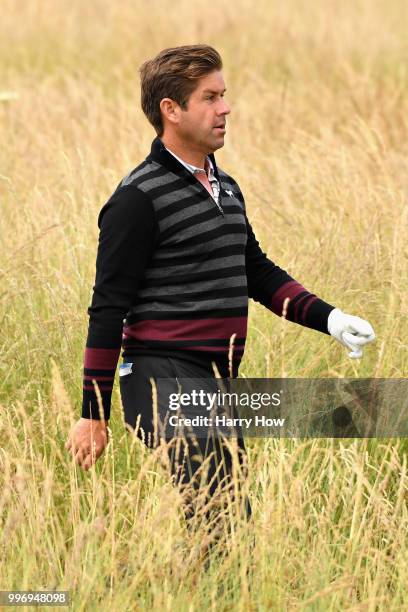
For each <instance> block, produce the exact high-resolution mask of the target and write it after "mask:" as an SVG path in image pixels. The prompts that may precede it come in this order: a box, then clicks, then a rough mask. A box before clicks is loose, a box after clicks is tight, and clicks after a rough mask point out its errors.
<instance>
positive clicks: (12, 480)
mask: <svg viewBox="0 0 408 612" xmlns="http://www.w3.org/2000/svg"><path fill="white" fill-rule="evenodd" d="M1 12H2V15H1V25H0V66H1V72H0V75H1V76H0V128H1V134H2V146H1V148H0V193H1V196H0V197H1V201H0V206H1V215H0V248H1V255H0V309H1V310H0V320H1V326H0V338H1V340H0V351H1V357H0V403H1V411H0V439H1V449H0V468H1V477H0V478H1V489H0V521H1V523H0V524H1V531H0V538H1V548H0V555H1V558H0V588H2V589H12V588H15V589H40V588H46V589H50V588H61V589H62V588H65V589H70V590H71V593H72V596H73V597H74V599H75V609H78V610H81V609H86V610H88V609H100V608H103V607H104V606H105V605H106V604H108V605H109V606H110V607H111V609H114V610H116V609H117V610H124V609H126V610H127V609H129V610H130V609H145V608H153V609H166V610H167V609H177V610H202V609H207V608H211V609H214V610H215V609H217V610H218V609H220V610H223V609H225V610H227V609H228V610H229V609H237V610H241V609H242V610H258V609H260V610H264V609H271V610H289V609H293V610H295V609H305V610H324V611H326V610H346V609H347V610H369V611H374V610H378V609H390V610H403V609H405V608H407V607H408V595H407V593H406V584H407V579H408V564H407V558H408V555H407V547H406V543H407V542H406V532H407V526H408V520H407V514H408V513H407V505H406V495H407V482H408V481H407V463H406V443H405V442H404V441H401V440H398V439H391V440H330V439H327V440H306V441H305V440H250V441H248V444H247V446H248V455H249V464H250V478H249V481H248V486H249V491H250V496H251V500H252V504H253V509H254V520H253V522H252V523H251V524H249V525H242V524H241V523H239V522H238V523H237V527H236V530H235V531H234V532H233V534H232V536H231V539H230V542H229V544H228V546H229V548H230V550H229V553H230V554H229V555H228V556H227V557H226V558H219V559H216V560H215V561H214V563H213V564H212V565H211V567H210V568H209V569H208V568H206V565H205V564H204V562H203V560H202V556H201V553H200V550H201V544H202V540H203V531H202V530H200V529H199V530H198V531H197V532H196V533H195V534H194V533H193V534H191V533H188V532H186V530H185V527H184V524H183V521H182V520H181V519H180V498H179V496H178V494H177V491H176V490H175V489H174V488H173V487H172V486H171V484H170V483H169V480H168V478H167V476H166V472H165V470H164V469H163V468H162V464H161V460H160V453H151V452H148V451H147V450H146V449H144V447H142V445H141V444H139V442H137V441H136V440H134V439H133V438H132V437H131V435H130V434H129V432H127V431H126V430H125V428H124V424H123V418H122V413H121V407H120V398H119V393H118V389H117V386H116V388H115V391H114V399H113V410H112V415H113V416H112V419H111V422H110V427H111V442H110V444H109V446H108V449H107V450H106V452H105V454H104V455H103V457H102V458H101V459H100V460H99V462H98V464H97V466H96V468H95V469H94V470H91V471H90V472H87V473H83V472H81V471H80V469H79V468H77V467H75V465H74V463H73V462H72V459H71V457H70V456H69V455H68V453H67V452H66V451H65V450H64V442H65V439H66V436H67V434H68V431H69V429H70V427H71V425H72V423H73V422H74V421H75V420H76V419H77V418H78V416H79V414H80V407H79V406H80V398H81V370H82V355H83V349H84V343H85V336H86V330H87V314H86V308H87V306H88V305H89V303H90V296H91V290H92V285H93V281H94V273H95V269H94V265H95V255H96V244H97V236H98V234H97V231H98V230H97V225H96V219H97V214H98V211H99V210H100V208H101V206H102V205H103V203H104V202H105V201H106V200H107V198H108V197H109V195H110V193H111V192H112V191H113V189H114V187H115V186H116V185H117V183H118V182H119V180H120V179H121V178H122V177H123V176H124V175H125V174H126V173H127V172H128V171H129V170H130V169H131V168H133V167H134V166H136V165H137V164H138V163H139V162H140V161H141V160H142V159H143V158H144V157H145V156H146V155H147V153H148V152H149V147H150V143H151V141H152V139H153V137H154V133H153V130H152V128H151V127H150V126H149V125H148V123H147V121H146V119H145V118H144V117H143V115H142V112H141V110H140V108H139V83H138V74H137V69H138V66H139V65H140V64H141V62H142V61H143V60H144V59H146V58H148V57H151V56H153V55H154V54H155V53H157V52H158V51H159V50H160V49H161V48H164V47H166V46H172V45H178V44H187V43H195V42H208V43H210V44H213V45H214V46H215V47H216V48H217V49H219V51H220V52H221V53H222V56H223V59H224V64H225V70H224V76H225V78H226V83H227V97H228V100H229V102H230V103H231V104H232V108H233V111H232V113H231V116H230V118H229V121H228V126H227V137H226V145H225V147H224V148H223V149H222V150H220V151H219V152H217V154H216V157H217V161H218V163H219V165H220V166H221V167H222V168H223V169H225V170H226V171H227V172H229V173H230V174H231V175H232V176H234V177H235V178H236V179H237V180H238V182H239V184H240V186H241V188H242V190H243V192H244V194H245V197H246V203H247V209H248V214H249V217H250V220H251V222H252V224H253V226H254V228H255V231H256V234H257V237H258V239H259V240H260V242H261V244H262V246H263V248H264V249H265V250H266V251H267V252H268V255H269V257H270V258H271V259H272V260H274V261H276V262H277V263H278V264H279V265H280V266H281V267H283V268H285V269H286V270H287V271H288V272H289V273H290V274H292V275H293V276H294V277H295V278H296V279H297V280H299V281H300V282H302V283H303V284H304V285H305V286H306V287H307V288H308V289H309V290H312V291H313V292H315V293H317V294H318V295H319V296H320V297H322V298H323V299H325V300H327V301H329V302H330V303H332V304H335V305H337V306H339V307H340V308H342V309H343V310H344V311H346V312H350V313H351V314H356V315H360V316H362V317H364V318H367V319H368V320H369V321H370V322H371V323H372V325H373V326H374V329H375V331H376V333H377V340H376V342H375V344H374V345H373V346H369V347H367V349H366V350H365V352H364V357H363V359H362V360H361V361H357V362H356V361H352V360H350V359H348V357H347V351H346V350H345V349H343V348H342V347H340V346H339V345H338V344H337V343H335V341H334V340H331V339H330V338H329V337H326V336H324V335H322V334H319V333H317V332H314V331H311V330H308V329H305V328H302V327H300V326H296V325H293V324H291V323H287V322H282V321H280V320H279V319H278V318H277V317H274V316H273V315H272V314H271V313H270V312H268V311H267V310H265V309H262V308H261V307H260V306H259V305H257V304H252V305H251V312H250V334H249V339H248V345H247V350H246V356H245V359H244V362H243V364H242V367H241V370H240V374H241V375H243V376H248V377H264V376H271V377H274V376H281V375H284V376H288V377H327V376H333V377H342V376H358V377H370V376H378V377H404V376H405V375H406V373H407V371H408V351H407V340H406V339H407V336H408V333H407V332H408V320H407V319H408V318H407V308H406V304H407V301H408V282H407V278H408V249H407V244H408V229H407V223H408V205H407V191H408V179H407V177H408V174H407V160H408V138H407V136H408V124H407V121H408V120H407V117H408V74H407V69H406V57H407V45H408V43H407V40H408V39H407V37H406V19H407V5H406V3H405V2H403V0H394V1H392V2H388V3H386V2H383V1H381V0H376V1H374V2H372V1H370V0H358V1H353V2H351V0H350V1H349V0H346V1H344V2H340V0H338V1H337V0H331V1H329V2H327V1H323V0H313V2H309V3H302V2H300V1H299V0H287V1H285V2H267V1H266V0H260V1H259V2H257V3H250V2H248V1H247V0H236V2H234V3H230V2H227V1H226V0H219V2H217V3H216V4H215V5H210V6H208V5H207V6H206V5H202V4H199V3H191V2H187V0H181V1H179V2H176V3H175V4H173V5H169V4H168V3H165V2H163V1H162V0H158V1H157V2H151V3H148V2H142V1H141V0H134V1H130V0H123V1H122V2H120V3H109V2H108V1H107V0H98V1H97V2H92V3H83V2H80V0H70V2H68V1H66V0H58V2H54V1H52V0H26V1H25V2H12V1H11V0H3V2H2V11H1ZM252 537H255V542H256V545H255V548H254V550H253V551H249V548H248V543H249V542H250V541H251V539H252Z"/></svg>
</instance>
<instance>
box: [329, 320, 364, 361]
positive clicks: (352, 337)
mask: <svg viewBox="0 0 408 612" xmlns="http://www.w3.org/2000/svg"><path fill="white" fill-rule="evenodd" d="M327 330H328V332H329V334H330V335H331V336H333V338H336V340H338V341H339V342H341V344H344V346H346V347H347V348H349V349H351V353H349V357H351V358H352V359H359V358H360V357H362V355H363V351H362V347H363V346H364V345H365V344H367V343H368V342H372V341H373V340H374V338H375V333H374V330H373V328H372V327H371V325H370V323H369V322H368V321H365V320H364V319H360V317H354V316H353V315H348V314H346V313H345V312H342V311H341V310H340V309H339V308H335V309H334V310H332V311H331V313H330V314H329V318H328V319H327Z"/></svg>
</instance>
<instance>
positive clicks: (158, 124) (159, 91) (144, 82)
mask: <svg viewBox="0 0 408 612" xmlns="http://www.w3.org/2000/svg"><path fill="white" fill-rule="evenodd" d="M221 69H222V60H221V56H220V54H219V53H218V51H216V50H215V49H214V48H213V47H210V46H208V45H183V46H181V47H170V48H169V49H163V51H160V53H159V54H158V55H156V57H155V58H153V59H151V60H148V61H146V62H144V63H143V64H142V65H141V67H140V79H141V104H142V109H143V112H144V114H145V115H146V117H147V118H148V120H149V121H150V123H151V124H152V126H153V127H154V129H155V130H156V132H157V135H158V136H161V135H162V134H163V120H162V115H161V111H160V102H161V100H162V99H163V98H171V99H172V100H174V101H175V102H177V104H179V105H180V106H181V108H182V109H183V110H186V109H187V104H188V100H189V98H190V95H191V94H192V92H193V91H194V90H195V88H196V86H197V81H198V79H200V78H202V77H203V76H206V75H207V74H208V73H210V72H212V71H213V70H221Z"/></svg>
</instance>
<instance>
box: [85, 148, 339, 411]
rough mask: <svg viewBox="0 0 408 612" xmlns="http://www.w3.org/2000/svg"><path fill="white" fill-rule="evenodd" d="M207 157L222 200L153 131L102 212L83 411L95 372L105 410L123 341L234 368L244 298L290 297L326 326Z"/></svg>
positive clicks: (294, 309) (321, 311)
mask: <svg viewBox="0 0 408 612" xmlns="http://www.w3.org/2000/svg"><path fill="white" fill-rule="evenodd" d="M209 157H210V159H211V161H212V163H213V167H214V173H215V176H216V177H217V179H218V181H219V184H220V194H219V206H217V204H216V202H215V200H214V199H213V198H212V197H211V195H210V194H209V193H208V191H207V190H206V188H205V187H204V186H203V185H202V184H201V183H200V182H199V181H198V180H197V178H196V177H195V176H194V175H193V174H192V173H190V172H189V171H188V170H187V169H186V168H185V167H184V166H183V165H182V164H181V163H180V162H179V161H178V160H177V159H176V158H175V157H174V156H173V155H172V154H171V153H170V152H169V151H167V150H166V148H165V147H164V144H163V143H162V141H161V140H160V138H158V137H156V138H155V139H154V141H153V143H152V148H151V152H150V154H149V155H148V157H147V158H146V159H145V160H144V161H143V162H142V163H141V164H140V165H139V166H137V167H136V168H135V169H134V170H133V171H132V172H131V173H130V174H128V175H127V176H126V177H125V178H124V179H123V180H122V181H121V182H120V183H119V185H118V186H117V188H116V190H115V192H114V193H113V194H112V196H111V197H110V198H109V200H108V201H107V202H106V204H105V205H104V206H103V207H102V209H101V211H100V213H99V218H98V227H99V229H100V234H99V245H98V253H97V259H96V277H95V284H94V287H93V295H92V302H91V305H90V306H89V308H88V314H89V327H88V337H87V342H86V348H85V356H84V385H83V404H82V416H83V417H85V418H96V419H98V418H99V410H98V402H97V394H96V392H95V386H94V383H93V380H95V381H96V383H97V386H98V388H99V392H100V394H101V397H102V403H103V410H104V416H105V419H109V416H110V404H111V394H112V386H113V381H114V377H115V372H116V367H117V362H118V359H119V355H120V351H121V348H123V357H124V358H127V357H130V356H134V355H164V356H169V357H171V356H177V357H180V358H183V359H188V360H190V361H193V362H196V363H200V364H203V363H205V364H211V363H212V362H215V363H216V365H217V367H218V368H219V371H220V373H221V375H222V376H227V375H228V374H232V375H233V376H236V375H237V372H238V367H239V364H240V361H241V359H242V356H243V353H244V347H245V339H246V334H247V315H248V298H252V299H253V300H255V301H257V302H259V303H261V304H262V305H263V306H265V307H266V308H268V309H270V310H271V311H272V312H274V313H275V314H277V315H279V316H281V315H282V310H283V303H284V300H285V298H287V297H288V298H289V300H290V301H289V305H288V308H287V312H286V318H287V319H288V320H290V321H294V322H296V323H299V324H300V325H304V326H306V327H310V328H313V329H316V330H318V331H321V332H323V333H328V330H327V318H328V315H329V313H330V312H331V310H332V309H333V308H334V306H331V305H330V304H327V303H326V302H324V301H323V300H321V299H319V298H318V297H316V296H315V295H314V294H312V293H309V292H308V291H307V290H306V289H305V288H304V287H303V286H302V285H301V284H300V283H298V282H297V281H296V280H294V279H293V278H292V277H291V276H289V274H287V272H285V271H284V270H282V269H281V268H280V267H279V266H277V265H276V264H275V263H273V262H272V261H271V260H269V259H268V258H267V257H266V255H265V253H264V252H263V251H262V250H261V248H260V246H259V243H258V241H257V240H256V237H255V235H254V232H253V230H252V227H251V225H250V223H249V221H248V218H247V215H246V208H245V202H244V198H243V196H242V193H241V190H240V188H239V186H238V184H237V183H236V181H235V180H234V179H233V178H232V177H231V176H229V175H228V174H226V173H225V172H223V171H222V170H221V168H218V167H217V165H216V162H215V158H214V155H213V154H211V155H210V156H209ZM231 357H232V359H231ZM231 366H232V368H231Z"/></svg>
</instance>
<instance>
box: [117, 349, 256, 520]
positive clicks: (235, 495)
mask: <svg viewBox="0 0 408 612" xmlns="http://www.w3.org/2000/svg"><path fill="white" fill-rule="evenodd" d="M124 363H131V364H132V366H128V367H126V368H124V369H123V368H122V369H123V375H121V376H120V378H119V380H120V393H121V398H122V405H123V409H124V417H125V422H126V423H127V425H129V426H130V427H131V428H132V429H134V430H135V431H136V435H137V436H138V437H139V438H140V439H141V440H142V441H143V442H144V443H145V444H146V445H147V446H148V447H149V448H156V447H157V446H158V445H159V444H160V440H164V441H165V442H166V444H165V448H166V452H167V457H168V465H169V466H170V471H171V476H172V478H173V481H174V483H175V484H176V485H177V486H178V487H179V488H180V491H181V493H183V500H184V505H183V510H184V515H185V517H186V519H187V524H188V526H191V525H192V524H193V523H194V522H195V521H197V520H199V522H202V520H203V519H204V521H205V523H206V525H207V527H208V528H209V529H210V530H211V531H213V529H214V528H215V527H216V525H217V523H218V524H219V522H220V521H219V518H220V516H221V515H223V516H225V509H226V505H229V507H231V505H230V504H231V501H233V503H234V507H235V508H236V509H238V512H239V513H240V515H241V516H242V517H244V518H245V519H249V518H250V516H251V514H252V511H251V505H250V502H249V499H248V497H247V495H246V494H243V493H242V491H241V488H242V484H243V482H244V481H245V479H246V477H247V474H248V468H247V455H246V451H245V444H244V440H243V435H242V431H241V430H236V436H234V437H224V436H223V435H219V433H218V432H217V431H210V429H209V428H208V427H205V426H204V427H203V426H201V425H200V426H190V427H187V428H186V429H185V430H184V431H181V430H180V429H178V428H177V427H174V426H170V425H169V421H170V416H173V422H174V420H175V419H174V415H175V411H174V410H171V409H170V408H169V396H170V394H173V396H174V394H175V393H177V392H180V391H181V392H184V391H186V390H187V387H188V384H190V385H191V384H192V382H191V381H194V382H195V383H197V384H196V385H195V386H196V387H201V388H206V389H207V390H208V389H211V390H214V389H215V388H216V387H217V385H218V383H219V381H217V379H216V378H215V376H214V372H213V370H212V367H210V366H208V367H205V366H201V365H197V364H194V363H191V362H189V361H187V360H185V359H178V358H173V357H161V356H144V355H140V356H136V357H132V358H126V359H124ZM130 370H131V371H130ZM221 375H222V373H221ZM152 380H153V381H154V382H153V384H152ZM223 380H224V381H225V379H223ZM186 385H187V387H186ZM177 414H179V415H180V416H183V417H190V418H193V417H194V416H196V417H197V416H200V415H201V416H208V415H209V413H208V409H207V410H206V409H205V407H203V406H202V405H199V406H197V405H193V403H192V402H190V404H188V403H186V401H184V405H183V406H179V410H178V413H177ZM166 422H167V426H164V425H165V423H166ZM177 422H178V421H177ZM197 517H199V518H197Z"/></svg>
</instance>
